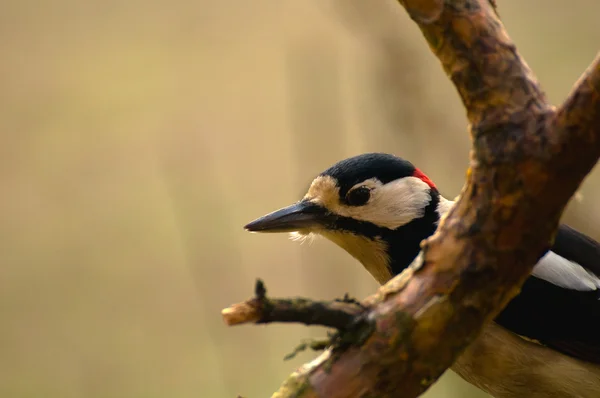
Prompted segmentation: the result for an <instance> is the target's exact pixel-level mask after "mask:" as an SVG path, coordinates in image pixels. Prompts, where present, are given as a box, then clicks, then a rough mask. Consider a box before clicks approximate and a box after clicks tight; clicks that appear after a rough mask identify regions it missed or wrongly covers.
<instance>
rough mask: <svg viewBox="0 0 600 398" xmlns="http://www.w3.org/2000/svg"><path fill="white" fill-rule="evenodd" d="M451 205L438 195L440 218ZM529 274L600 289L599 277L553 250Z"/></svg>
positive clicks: (566, 285)
mask: <svg viewBox="0 0 600 398" xmlns="http://www.w3.org/2000/svg"><path fill="white" fill-rule="evenodd" d="M453 205H454V202H453V201H451V200H447V199H444V198H442V197H441V196H440V204H439V205H438V208H437V211H438V214H439V215H440V220H441V218H442V217H444V216H445V215H446V213H447V212H448V210H450V208H451V207H452V206H453ZM531 274H532V275H534V276H536V277H538V278H540V279H543V280H545V281H546V282H550V283H552V284H553V285H556V286H560V287H562V288H564V289H571V290H579V291H586V290H598V289H600V278H598V277H597V276H596V275H594V274H592V273H590V272H588V271H587V270H586V269H585V268H583V267H582V266H581V265H579V264H577V263H574V262H572V261H569V260H567V259H566V258H564V257H562V256H559V255H558V254H556V253H554V252H553V251H548V253H546V255H544V257H542V258H541V259H540V261H538V263H537V264H536V266H535V267H534V268H533V271H532V272H531Z"/></svg>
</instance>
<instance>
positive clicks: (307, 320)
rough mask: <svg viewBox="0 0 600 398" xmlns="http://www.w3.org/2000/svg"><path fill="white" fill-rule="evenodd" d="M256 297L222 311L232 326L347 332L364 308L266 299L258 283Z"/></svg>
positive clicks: (354, 304)
mask: <svg viewBox="0 0 600 398" xmlns="http://www.w3.org/2000/svg"><path fill="white" fill-rule="evenodd" d="M254 290H255V297H253V298H251V299H249V300H247V301H244V302H243V303H239V304H234V305H232V306H231V307H228V308H225V309H224V310H223V311H221V315H222V316H223V320H224V321H225V323H226V324H227V325H229V326H233V325H241V324H244V323H272V322H294V323H303V324H305V325H320V326H326V327H330V328H335V329H338V330H348V329H349V328H350V327H352V326H354V325H355V324H356V320H357V317H356V316H357V315H359V314H360V313H362V312H364V311H365V307H363V306H361V305H360V304H358V303H357V302H354V301H351V300H349V299H345V300H336V301H312V300H308V299H303V298H297V299H272V298H267V290H266V288H265V285H264V283H263V282H262V281H261V280H260V279H259V280H257V281H256V287H255V289H254Z"/></svg>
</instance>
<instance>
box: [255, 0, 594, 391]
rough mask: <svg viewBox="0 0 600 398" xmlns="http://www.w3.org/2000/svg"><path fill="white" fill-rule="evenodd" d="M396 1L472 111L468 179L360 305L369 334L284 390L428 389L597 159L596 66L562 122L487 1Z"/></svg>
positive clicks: (534, 256) (545, 238) (522, 267)
mask: <svg viewBox="0 0 600 398" xmlns="http://www.w3.org/2000/svg"><path fill="white" fill-rule="evenodd" d="M400 3H401V4H402V5H403V6H404V7H405V8H406V9H407V11H408V12H409V14H410V16H411V17H412V19H413V20H414V21H415V22H416V23H417V24H418V25H419V27H420V28H421V30H422V32H423V34H424V36H425V38H426V39H427V41H428V42H429V45H430V47H431V48H432V50H433V52H434V53H435V54H436V55H437V56H438V58H439V59H440V61H441V63H442V65H443V67H444V69H445V71H446V72H447V74H448V75H449V77H450V78H451V79H452V81H453V82H454V84H455V86H456V88H457V90H458V93H459V95H460V97H461V98H462V100H463V103H464V105H465V107H466V109H467V114H468V117H469V121H470V122H471V133H472V138H473V151H472V161H471V168H470V170H469V173H468V176H467V181H466V185H465V187H464V188H463V191H462V193H461V196H460V198H459V200H458V201H457V203H456V205H455V206H454V207H453V208H452V210H451V211H450V212H449V214H448V215H447V217H446V219H445V220H443V221H442V222H441V223H440V226H439V228H438V230H437V232H436V233H435V234H434V236H432V237H431V238H429V239H427V240H426V241H425V242H424V243H423V245H422V249H423V251H422V255H420V256H419V257H418V258H417V260H415V262H414V263H413V265H411V267H410V268H409V269H407V270H406V271H405V272H404V273H402V274H401V275H399V276H397V277H395V278H394V279H392V280H391V281H390V282H388V283H387V284H386V285H385V286H382V287H381V288H380V289H379V291H378V292H377V293H376V294H375V295H373V296H371V297H369V298H368V299H367V300H366V301H365V302H364V304H365V305H367V306H369V310H368V314H366V315H365V316H366V318H367V319H369V320H370V321H371V322H372V323H373V325H374V328H373V329H372V330H371V331H370V333H369V335H368V336H367V338H366V339H365V340H364V341H363V342H362V343H361V344H360V345H359V346H358V345H356V344H354V345H349V346H347V347H345V348H344V349H343V350H341V352H338V353H336V355H335V356H333V355H331V351H328V352H326V353H325V354H323V355H321V356H320V357H319V358H317V359H316V360H315V361H312V362H311V363H310V364H308V365H305V366H304V367H302V368H301V369H299V370H298V371H297V372H295V373H294V374H293V375H291V376H290V378H289V379H288V380H287V381H286V382H285V383H284V385H283V386H282V387H281V389H280V390H279V392H278V393H276V395H275V396H276V397H292V396H293V397H325V396H326V397H332V398H336V397H340V398H341V397H354V396H365V395H369V396H381V397H387V396H402V397H416V396H418V395H419V394H421V393H422V392H423V391H425V390H426V389H427V388H428V387H429V386H430V385H431V384H432V383H433V382H434V381H435V380H437V378H438V377H439V376H440V375H441V374H442V373H443V372H444V371H445V370H446V369H447V368H448V367H449V366H450V365H451V364H452V363H453V362H454V360H455V359H456V358H457V357H458V356H459V355H460V354H461V353H462V351H463V350H464V349H465V347H467V346H468V345H469V344H470V343H471V342H473V341H474V340H475V339H476V337H477V336H478V334H479V332H480V331H481V330H482V328H483V326H484V325H485V324H486V323H487V322H489V321H490V320H491V319H493V318H494V316H495V315H496V314H498V313H499V312H500V311H501V310H502V308H503V307H504V306H505V305H506V303H508V301H510V299H511V298H513V297H514V296H515V295H516V294H517V293H518V291H519V288H520V286H521V284H522V283H523V282H524V280H525V279H526V278H527V276H528V275H529V273H530V271H531V269H532V267H533V265H534V263H535V262H536V261H537V260H538V258H539V257H540V256H541V255H542V254H543V253H544V252H545V251H546V250H547V249H548V248H549V247H550V244H551V241H552V236H553V234H554V232H555V230H556V227H557V225H558V221H559V219H560V216H561V214H562V211H563V209H564V207H565V206H566V204H567V202H568V200H569V199H570V197H571V196H572V195H573V194H574V193H575V190H576V189H577V187H578V185H579V184H580V183H581V182H582V180H583V178H584V177H585V176H586V174H587V173H588V172H589V170H590V169H591V168H592V167H593V166H594V164H595V163H596V161H597V159H598V157H599V156H600V144H599V141H600V140H598V139H597V138H596V137H598V135H599V134H600V123H598V118H599V116H598V112H599V110H598V103H599V102H600V99H599V98H598V92H599V91H598V87H599V81H600V77H599V76H600V70H599V66H598V62H596V63H595V64H594V66H592V68H591V69H590V70H589V71H588V73H587V74H586V75H585V76H584V78H583V79H582V80H581V81H580V83H579V85H578V87H577V88H576V89H575V91H574V93H573V94H572V95H571V96H570V97H569V99H568V100H567V102H566V103H565V105H564V106H563V107H561V108H560V111H559V113H558V115H557V116H556V117H555V113H554V109H553V107H552V106H551V105H550V104H549V103H548V102H547V100H546V98H545V96H544V94H543V92H542V90H541V88H540V86H539V84H538V83H537V81H536V80H535V78H534V77H533V74H532V73H531V71H530V70H529V68H528V67H527V65H526V64H525V62H524V61H523V60H522V59H521V57H520V56H519V55H518V53H517V51H516V49H515V46H514V44H513V43H512V42H511V40H510V39H509V37H508V35H507V33H506V31H505V30H504V27H503V25H502V24H501V23H500V21H499V20H498V18H497V16H496V14H495V12H494V9H493V8H492V6H491V5H490V3H489V1H488V0H454V1H451V0H400ZM580 128H581V129H582V130H579V129H580ZM251 307H252V306H251ZM259 307H260V306H259ZM252 308H254V307H252ZM260 308H262V309H261V310H258V312H259V313H260V314H263V313H264V307H260ZM261 311H262V312H261ZM251 312H252V311H251ZM252 313H253V314H254V313H255V312H252ZM261 316H263V315H261ZM249 319H252V320H256V319H261V318H260V316H259V317H258V318H257V317H256V316H250V317H249Z"/></svg>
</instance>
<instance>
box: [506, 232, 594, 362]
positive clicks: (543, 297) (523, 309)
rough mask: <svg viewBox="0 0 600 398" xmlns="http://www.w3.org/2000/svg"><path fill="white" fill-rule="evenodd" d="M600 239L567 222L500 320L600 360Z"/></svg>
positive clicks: (524, 333) (522, 332)
mask: <svg viewBox="0 0 600 398" xmlns="http://www.w3.org/2000/svg"><path fill="white" fill-rule="evenodd" d="M597 275H600V244H598V243H597V242H596V241H594V240H593V239H591V238H589V237H587V236H585V235H583V234H581V233H580V232H577V231H575V230H574V229H572V228H570V227H568V226H566V225H561V226H560V228H559V231H558V234H557V236H556V240H555V243H554V245H553V247H552V248H551V251H549V252H548V253H547V254H546V255H545V256H544V257H542V258H541V259H540V261H539V262H538V264H537V265H536V267H535V268H534V271H533V272H532V276H531V277H529V278H528V279H527V281H526V282H525V284H524V285H523V288H522V290H521V293H520V294H519V295H518V296H517V297H515V298H514V299H513V300H512V301H511V302H510V303H509V304H508V305H507V306H506V308H505V309H504V310H503V311H502V312H501V313H500V315H498V317H497V318H496V322H497V323H498V324H500V325H502V326H504V327H505V328H507V329H509V330H511V331H512V332H514V333H516V334H519V335H521V336H524V337H527V338H529V339H533V340H536V341H538V342H540V343H541V344H544V345H546V346H548V347H550V348H553V349H555V350H557V351H559V352H562V353H564V354H566V355H569V356H572V357H575V358H578V359H582V360H585V361H589V362H593V363H597V364H600V278H598V276H597Z"/></svg>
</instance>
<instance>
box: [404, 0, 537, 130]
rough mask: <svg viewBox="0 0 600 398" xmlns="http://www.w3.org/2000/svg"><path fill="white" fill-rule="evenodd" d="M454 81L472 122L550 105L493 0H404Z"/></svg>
mask: <svg viewBox="0 0 600 398" xmlns="http://www.w3.org/2000/svg"><path fill="white" fill-rule="evenodd" d="M399 1H400V3H401V4H402V5H403V6H404V7H405V8H406V10H407V11H408V14H409V15H410V16H411V18H412V19H413V20H414V21H415V22H416V23H417V25H418V26H419V28H420V29H421V31H422V32H423V35H424V36H425V38H426V39H427V42H428V43H429V46H430V47H431V49H432V51H433V52H434V53H435V55H437V57H438V58H439V60H440V62H441V63H442V66H443V67H444V70H445V71H446V73H447V74H448V76H449V77H450V78H451V79H452V81H453V82H454V85H455V86H456V89H457V90H458V93H459V94H460V97H461V99H462V101H463V103H464V105H465V108H466V109H467V114H468V118H469V121H470V122H471V124H472V125H474V126H477V125H479V124H481V123H490V122H494V123H499V122H502V121H503V120H505V119H507V118H509V116H510V115H511V114H513V113H520V112H523V111H524V110H526V109H529V108H534V109H536V108H537V109H536V110H537V111H540V110H542V109H545V108H546V107H547V103H546V98H545V95H544V93H543V92H542V90H541V88H540V86H539V85H538V83H537V81H536V79H535V77H534V75H533V73H532V72H531V70H530V69H529V67H528V66H527V64H526V63H525V62H524V61H523V59H522V58H521V57H520V55H519V54H518V52H517V49H516V47H515V45H514V44H513V42H512V41H511V40H510V38H509V37H508V34H507V33H506V31H505V30H504V26H503V25H502V22H500V20H499V18H498V16H497V14H496V12H495V10H494V7H493V2H490V1H488V0H454V1H444V0H399Z"/></svg>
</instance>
